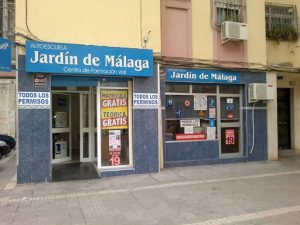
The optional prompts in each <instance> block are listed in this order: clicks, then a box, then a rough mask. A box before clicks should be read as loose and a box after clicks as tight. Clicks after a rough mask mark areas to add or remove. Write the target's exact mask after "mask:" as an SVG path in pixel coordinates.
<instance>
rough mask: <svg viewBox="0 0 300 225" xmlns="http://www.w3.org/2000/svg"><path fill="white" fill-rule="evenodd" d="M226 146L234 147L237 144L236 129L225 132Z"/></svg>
mask: <svg viewBox="0 0 300 225" xmlns="http://www.w3.org/2000/svg"><path fill="white" fill-rule="evenodd" d="M225 140H226V141H225V144H226V145H234V144H235V135H234V129H227V130H226V131H225Z"/></svg>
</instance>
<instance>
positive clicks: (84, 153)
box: [80, 93, 97, 162]
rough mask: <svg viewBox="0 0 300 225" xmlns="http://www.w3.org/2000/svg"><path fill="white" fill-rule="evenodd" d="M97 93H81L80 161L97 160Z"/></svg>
mask: <svg viewBox="0 0 300 225" xmlns="http://www.w3.org/2000/svg"><path fill="white" fill-rule="evenodd" d="M95 108H96V105H95V94H91V93H83V94H80V162H91V161H96V157H97V156H96V155H95V151H96V149H97V148H96V146H95V141H96V140H95V132H96V131H97V129H96V127H95V126H94V124H95V122H94V120H95V119H94V118H95V114H96V113H95V110H96V109H95Z"/></svg>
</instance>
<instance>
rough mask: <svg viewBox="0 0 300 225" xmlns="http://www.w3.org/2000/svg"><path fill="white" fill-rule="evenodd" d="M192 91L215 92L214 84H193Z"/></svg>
mask: <svg viewBox="0 0 300 225" xmlns="http://www.w3.org/2000/svg"><path fill="white" fill-rule="evenodd" d="M192 87H193V93H217V86H216V85H199V84H196V85H193V86H192Z"/></svg>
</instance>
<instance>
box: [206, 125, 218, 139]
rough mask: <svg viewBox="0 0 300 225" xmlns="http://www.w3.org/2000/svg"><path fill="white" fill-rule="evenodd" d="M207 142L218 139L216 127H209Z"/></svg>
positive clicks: (207, 129)
mask: <svg viewBox="0 0 300 225" xmlns="http://www.w3.org/2000/svg"><path fill="white" fill-rule="evenodd" d="M206 133H207V140H215V139H216V127H207V128H206Z"/></svg>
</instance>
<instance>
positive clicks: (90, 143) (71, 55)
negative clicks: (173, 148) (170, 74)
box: [17, 41, 159, 183]
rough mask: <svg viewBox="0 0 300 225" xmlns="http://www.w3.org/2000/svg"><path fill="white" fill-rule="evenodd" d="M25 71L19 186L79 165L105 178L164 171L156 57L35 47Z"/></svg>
mask: <svg viewBox="0 0 300 225" xmlns="http://www.w3.org/2000/svg"><path fill="white" fill-rule="evenodd" d="M18 67H19V73H18V99H17V101H18V127H19V129H18V137H19V138H18V143H19V164H18V182H19V183H26V182H37V181H51V180H52V165H53V164H55V163H63V162H69V161H72V160H73V161H74V160H76V161H79V162H80V163H82V162H94V163H95V165H96V167H97V171H98V173H99V176H101V177H103V176H113V175H126V174H134V173H149V172H158V170H159V160H158V151H157V149H158V126H157V123H158V122H157V120H158V94H157V93H158V90H157V86H158V85H157V83H158V78H157V66H154V64H153V53H152V51H151V50H145V49H130V48H109V47H101V46H86V45H74V44H61V43H41V42H31V41H28V42H27V43H26V55H25V56H24V55H19V56H18ZM148 97H149V99H145V98H148ZM150 98H151V99H150ZM142 99H143V101H141V100H142Z"/></svg>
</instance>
